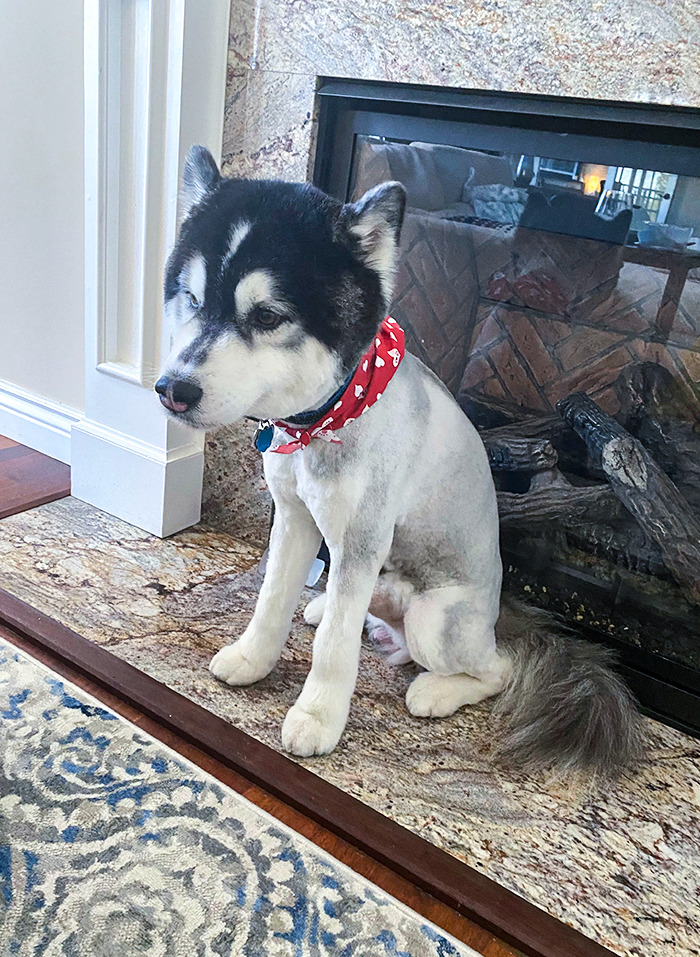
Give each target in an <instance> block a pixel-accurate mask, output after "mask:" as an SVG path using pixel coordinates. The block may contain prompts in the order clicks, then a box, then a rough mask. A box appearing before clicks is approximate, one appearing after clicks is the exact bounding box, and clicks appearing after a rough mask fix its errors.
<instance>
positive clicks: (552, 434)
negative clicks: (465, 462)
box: [457, 390, 604, 479]
mask: <svg viewBox="0 0 700 957" xmlns="http://www.w3.org/2000/svg"><path fill="white" fill-rule="evenodd" d="M457 401H458V402H459V404H460V406H461V408H462V410H463V411H464V412H465V414H466V415H467V416H469V418H470V419H471V421H472V422H473V423H474V425H475V426H476V427H477V428H478V429H479V432H480V435H481V437H482V439H483V440H484V444H485V445H487V448H488V445H489V444H491V445H495V444H497V443H499V442H504V443H505V444H506V445H507V444H508V442H510V441H511V439H512V438H513V437H516V436H517V438H519V439H528V440H532V441H536V440H538V439H541V440H543V441H548V442H551V444H552V446H553V447H554V450H555V452H556V453H557V456H558V464H559V465H561V466H562V467H564V468H566V469H568V470H570V471H573V472H576V473H578V474H588V475H589V477H592V478H597V479H602V478H604V476H603V475H602V473H601V474H595V473H591V471H590V468H589V467H588V463H587V459H588V450H587V449H586V446H585V444H584V443H583V442H582V441H581V439H580V438H579V437H578V436H577V435H576V433H575V432H574V431H573V430H572V429H570V428H569V426H568V425H567V424H566V422H564V420H563V419H562V418H561V417H560V416H558V415H556V414H554V413H551V412H531V411H528V410H525V409H523V408H521V407H520V406H517V405H515V403H513V402H504V401H503V400H502V399H493V398H491V397H490V396H484V395H481V394H479V393H476V392H472V391H470V390H464V391H462V392H461V393H460V394H459V395H458V396H457ZM487 437H488V443H487ZM546 467H547V468H549V467H550V466H546ZM492 468H494V466H493V464H492ZM499 471H500V470H499ZM523 471H535V470H534V469H532V468H530V469H527V468H526V467H525V466H523Z"/></svg>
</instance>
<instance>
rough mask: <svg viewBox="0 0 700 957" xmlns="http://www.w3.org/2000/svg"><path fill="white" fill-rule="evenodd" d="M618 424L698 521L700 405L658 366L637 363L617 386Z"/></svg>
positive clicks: (629, 368) (699, 501)
mask: <svg viewBox="0 0 700 957" xmlns="http://www.w3.org/2000/svg"><path fill="white" fill-rule="evenodd" d="M615 392H616V394H617V397H618V399H619V400H620V414H619V416H618V419H619V420H620V421H621V422H622V424H623V425H624V427H625V428H626V429H627V431H628V432H630V433H631V434H632V435H633V436H634V437H635V438H637V439H639V440H640V442H641V443H642V444H643V445H644V447H645V448H646V449H648V450H649V452H651V454H652V455H653V457H654V458H655V459H656V461H657V462H658V464H659V465H660V466H661V468H662V469H663V470H664V472H665V473H666V474H667V475H668V476H669V477H670V478H671V479H672V481H673V483H674V485H676V487H677V488H678V490H679V491H680V492H681V493H682V494H683V495H684V496H685V498H686V499H687V500H688V501H689V502H690V504H691V506H692V507H693V508H694V510H695V513H696V515H699V516H700V434H698V432H697V431H696V429H697V425H696V423H698V422H700V402H698V400H697V399H696V398H695V397H694V396H692V395H690V394H688V393H686V392H685V390H683V389H682V388H681V387H680V386H679V384H678V381H677V380H675V379H674V377H673V375H672V373H671V372H669V370H668V369H666V368H664V367H663V366H662V365H659V364H658V363H656V362H636V363H634V364H633V365H631V366H629V367H627V368H626V369H625V370H624V371H623V372H621V373H620V376H619V378H618V379H617V382H616V383H615Z"/></svg>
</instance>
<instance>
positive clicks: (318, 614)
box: [304, 591, 326, 628]
mask: <svg viewBox="0 0 700 957" xmlns="http://www.w3.org/2000/svg"><path fill="white" fill-rule="evenodd" d="M325 608H326V593H325V591H324V592H323V593H322V594H321V595H317V596H316V597H315V598H312V600H311V601H310V602H309V604H308V605H307V606H306V608H305V609H304V621H305V622H306V624H307V625H313V626H314V628H315V627H316V625H320V624H321V619H322V618H323V612H324V611H325Z"/></svg>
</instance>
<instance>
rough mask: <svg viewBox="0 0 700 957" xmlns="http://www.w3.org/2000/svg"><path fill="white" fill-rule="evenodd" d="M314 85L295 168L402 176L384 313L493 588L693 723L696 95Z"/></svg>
mask: <svg viewBox="0 0 700 957" xmlns="http://www.w3.org/2000/svg"><path fill="white" fill-rule="evenodd" d="M319 104H320V107H319V126H318V140H317V153H316V162H315V182H316V184H317V185H318V186H320V187H321V188H322V189H325V190H326V191H328V192H330V193H332V194H334V195H336V196H338V197H340V198H342V199H352V198H357V196H359V195H360V194H361V193H362V192H364V191H365V190H366V189H368V188H370V187H371V186H373V185H376V184H377V183H379V182H382V181H384V180H388V179H398V180H401V181H402V182H403V183H404V185H405V186H406V188H407V192H408V211H407V215H406V221H405V225H404V230H403V235H402V241H401V256H400V264H399V270H398V274H397V282H396V292H395V298H394V303H393V305H392V314H393V315H394V317H395V318H396V319H397V320H398V321H399V322H401V324H402V325H403V326H404V328H405V330H406V333H407V345H408V348H409V350H410V351H412V352H414V353H415V354H416V355H418V356H419V357H420V358H421V359H423V361H425V362H426V364H427V365H428V366H430V367H431V368H432V369H433V370H434V371H435V372H436V373H437V374H438V375H439V376H440V378H441V379H442V380H443V382H444V383H445V384H446V386H447V387H448V388H449V389H450V391H451V392H452V393H453V395H454V396H455V397H456V399H457V401H458V402H459V403H460V405H461V406H462V408H463V409H464V411H465V412H466V413H467V414H468V415H469V417H470V418H471V419H472V421H473V422H474V424H475V425H476V426H477V428H479V430H480V431H481V433H482V436H483V438H484V442H485V444H486V447H487V450H488V451H489V456H490V460H491V465H492V470H493V474H494V478H495V481H496V486H497V489H498V494H499V507H500V511H501V531H502V553H503V559H504V573H505V578H504V587H505V589H506V591H507V592H510V593H513V594H516V595H518V596H520V597H524V598H526V599H527V600H530V601H533V602H536V603H538V604H540V605H544V606H547V607H549V608H550V609H553V610H554V611H556V612H558V613H559V614H561V615H562V616H563V618H564V619H565V621H566V622H567V623H568V624H569V625H571V626H572V627H573V629H574V631H575V633H576V634H580V635H582V636H585V637H586V638H588V639H593V640H595V641H601V642H605V643H606V644H608V645H610V646H612V647H613V648H615V649H616V650H617V652H618V654H619V660H620V667H621V669H622V670H623V671H624V673H625V675H626V677H627V679H628V681H629V682H630V684H631V686H632V687H633V689H634V690H635V692H636V694H637V695H638V697H639V699H640V701H641V703H642V705H643V706H644V707H645V708H646V709H647V710H648V711H649V712H651V713H653V714H655V715H656V716H658V717H660V718H662V719H663V720H666V721H668V722H670V723H672V724H676V725H678V726H680V727H683V728H685V729H686V730H691V731H695V732H698V731H700V382H699V380H700V240H698V239H697V237H698V236H700V147H699V146H698V143H700V138H699V137H698V130H699V128H700V111H694V110H680V109H673V108H657V107H645V106H631V105H624V104H615V103H602V102H599V103H596V102H592V101H576V100H563V99H556V98H541V97H533V96H519V95H514V94H487V93H471V92H466V91H464V92H463V91H459V90H445V89H442V88H431V87H424V86H421V87H410V86H398V85H394V84H386V83H367V82H352V81H337V80H325V81H323V82H322V83H321V85H320V89H319ZM465 494H467V490H465ZM455 507H456V508H458V507H459V503H455Z"/></svg>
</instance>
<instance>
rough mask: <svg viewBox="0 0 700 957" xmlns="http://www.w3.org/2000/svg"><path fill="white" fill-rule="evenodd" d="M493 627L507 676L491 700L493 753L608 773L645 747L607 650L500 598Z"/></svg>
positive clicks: (578, 773) (533, 764) (590, 773)
mask: <svg viewBox="0 0 700 957" xmlns="http://www.w3.org/2000/svg"><path fill="white" fill-rule="evenodd" d="M496 633H497V636H498V644H499V648H500V649H501V650H502V651H503V652H504V653H506V654H507V655H508V656H509V657H510V658H511V660H512V662H513V676H512V678H511V681H510V683H509V685H508V686H507V687H506V689H505V691H504V692H503V693H502V694H501V695H499V697H498V698H497V699H496V703H495V715H496V716H497V719H498V721H499V724H500V725H501V727H500V734H498V735H497V741H496V744H495V746H494V752H495V755H494V756H495V758H496V759H497V760H498V761H499V763H501V764H503V765H508V766H510V767H513V766H518V767H521V768H523V769H525V770H529V771H534V770H543V769H550V770H552V771H554V773H555V774H562V775H565V776H567V777H568V776H572V775H573V776H575V777H580V778H585V779H595V780H599V781H602V780H606V779H607V780H610V779H614V778H615V777H617V776H618V775H619V773H620V772H621V771H622V770H623V769H624V768H626V767H629V766H631V765H633V764H634V763H635V762H636V761H637V760H639V758H640V757H641V756H642V753H643V751H644V732H643V725H642V718H641V715H640V714H639V712H638V711H637V708H636V706H635V702H634V698H633V697H632V695H631V693H630V691H629V690H628V688H627V687H626V686H625V684H624V683H623V681H622V680H621V679H620V678H619V677H618V676H617V675H616V674H615V672H614V671H613V670H612V668H611V662H612V661H613V660H614V655H613V653H612V652H610V651H609V650H608V649H605V648H602V647H600V646H598V645H593V644H590V643H588V642H585V641H580V640H578V639H576V638H573V637H570V636H567V635H566V634H565V633H564V632H563V631H562V630H561V629H557V624H556V620H555V619H554V617H553V616H552V615H550V614H549V613H547V612H544V611H540V610H538V609H534V608H532V607H530V606H527V605H524V604H522V603H520V602H514V601H510V600H506V601H504V602H503V607H502V610H501V617H500V619H499V622H498V625H497V628H496Z"/></svg>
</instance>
